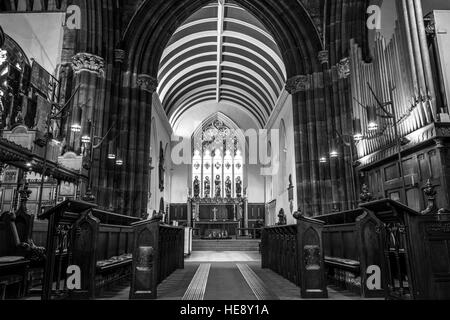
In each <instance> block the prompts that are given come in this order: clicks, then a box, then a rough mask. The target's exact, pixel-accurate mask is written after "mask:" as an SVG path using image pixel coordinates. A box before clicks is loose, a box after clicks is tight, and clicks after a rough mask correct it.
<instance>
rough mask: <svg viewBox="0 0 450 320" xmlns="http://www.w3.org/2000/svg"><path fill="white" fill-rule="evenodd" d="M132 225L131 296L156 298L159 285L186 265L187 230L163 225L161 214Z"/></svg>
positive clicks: (132, 297) (135, 297)
mask: <svg viewBox="0 0 450 320" xmlns="http://www.w3.org/2000/svg"><path fill="white" fill-rule="evenodd" d="M133 228H134V246H133V247H134V250H133V268H132V270H133V272H132V273H133V275H132V281H131V288H130V299H156V298H157V286H158V284H160V283H161V282H162V281H164V279H166V278H167V277H168V276H169V275H171V274H172V273H173V272H174V271H175V270H177V269H183V268H184V234H185V230H184V228H183V227H173V226H169V225H165V224H162V223H161V221H160V219H159V218H158V217H156V218H155V219H152V220H146V221H142V222H137V223H135V224H133Z"/></svg>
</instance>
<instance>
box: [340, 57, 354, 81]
mask: <svg viewBox="0 0 450 320" xmlns="http://www.w3.org/2000/svg"><path fill="white" fill-rule="evenodd" d="M337 69H338V75H339V79H346V78H348V77H349V76H350V73H351V70H350V58H348V57H347V58H344V59H342V60H341V61H339V63H338V64H337Z"/></svg>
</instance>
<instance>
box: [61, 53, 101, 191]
mask: <svg viewBox="0 0 450 320" xmlns="http://www.w3.org/2000/svg"><path fill="white" fill-rule="evenodd" d="M104 67H105V63H104V60H103V58H101V57H99V56H96V55H93V54H90V53H85V52H81V53H77V54H76V55H75V56H74V57H73V58H72V69H73V72H74V86H73V88H74V90H76V89H77V88H78V87H79V90H78V92H77V93H76V94H75V96H74V98H73V104H72V110H71V114H70V117H69V118H68V130H69V132H68V134H67V137H68V138H67V147H68V148H67V149H68V150H72V151H74V152H75V153H76V154H78V155H79V154H81V152H82V149H81V147H82V143H81V135H82V130H83V128H85V127H86V126H87V124H88V122H89V121H91V123H92V125H94V127H97V124H98V123H99V121H101V120H102V119H101V118H100V117H101V115H100V114H98V108H99V106H98V105H97V99H98V88H99V86H100V85H101V82H100V81H101V78H102V77H103V76H104ZM80 113H81V117H79V116H78V115H79V114H80ZM77 118H78V119H77ZM80 119H81V122H80V123H79V124H80V125H81V132H73V131H72V130H71V126H72V124H74V123H75V122H78V120H80ZM93 132H94V135H100V133H99V132H97V131H95V130H94V131H93ZM93 159H94V162H95V161H96V157H95V151H94V158H93ZM97 160H98V156H97ZM96 167H97V168H98V165H97V166H96ZM94 170H95V167H94V166H93V164H91V176H93V174H94V172H93V171H94ZM85 192H86V190H85V188H84V187H83V186H81V195H84V193H85ZM94 195H95V192H94Z"/></svg>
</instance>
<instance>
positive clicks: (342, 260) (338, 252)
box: [316, 209, 384, 298]
mask: <svg viewBox="0 0 450 320" xmlns="http://www.w3.org/2000/svg"><path fill="white" fill-rule="evenodd" d="M316 219H317V220H320V221H323V222H324V223H325V226H324V228H323V234H322V237H323V245H324V251H325V266H326V273H327V278H328V280H329V282H331V283H333V284H335V285H336V286H339V287H342V288H344V289H347V290H350V291H352V292H355V293H357V294H359V295H361V296H363V297H366V298H375V297H384V290H383V288H382V289H381V290H369V289H368V287H367V286H366V283H367V280H368V275H367V269H368V267H369V266H379V267H380V269H381V271H382V270H383V267H384V259H383V254H382V238H381V233H380V232H381V229H382V227H383V224H382V222H381V221H380V220H379V219H377V217H376V216H375V215H373V214H372V213H369V212H367V211H365V210H364V209H356V210H352V211H346V212H339V213H333V214H328V215H323V216H319V217H316ZM382 275H383V272H382Z"/></svg>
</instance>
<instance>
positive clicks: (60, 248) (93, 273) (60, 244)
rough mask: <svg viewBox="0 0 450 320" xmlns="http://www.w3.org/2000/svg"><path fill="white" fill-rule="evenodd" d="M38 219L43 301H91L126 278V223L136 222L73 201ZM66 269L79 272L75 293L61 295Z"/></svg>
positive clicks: (130, 233)
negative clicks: (43, 251)
mask: <svg viewBox="0 0 450 320" xmlns="http://www.w3.org/2000/svg"><path fill="white" fill-rule="evenodd" d="M39 218H40V219H46V220H48V233H47V252H48V259H47V262H46V268H45V275H44V278H45V279H44V288H43V293H42V299H43V300H48V299H95V298H96V297H97V296H98V295H99V294H101V291H102V289H103V288H104V287H106V286H108V285H110V284H113V283H115V282H117V281H120V280H122V279H124V278H126V277H128V276H129V275H130V274H131V263H132V243H133V229H132V227H131V223H132V222H135V221H139V220H140V219H137V218H131V217H126V216H121V215H117V214H114V213H109V212H106V211H102V210H98V209H96V208H95V205H93V204H91V203H86V202H82V201H73V200H67V201H65V202H63V203H61V204H59V205H57V206H56V207H54V208H52V209H50V210H48V211H46V212H44V213H43V214H42V215H41V216H39ZM103 222H107V223H103ZM70 265H76V266H78V267H79V268H80V270H81V285H82V287H81V290H73V291H69V290H68V289H67V286H66V283H65V280H66V269H67V267H68V266H70Z"/></svg>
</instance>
